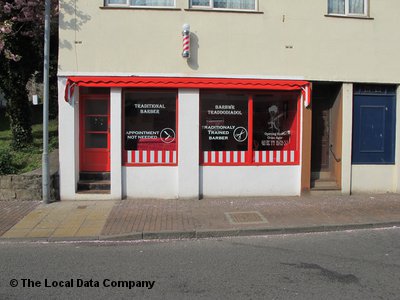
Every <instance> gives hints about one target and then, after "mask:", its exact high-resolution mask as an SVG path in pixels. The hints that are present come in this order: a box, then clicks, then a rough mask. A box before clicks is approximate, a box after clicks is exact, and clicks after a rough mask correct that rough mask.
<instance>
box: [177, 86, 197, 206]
mask: <svg viewBox="0 0 400 300" xmlns="http://www.w3.org/2000/svg"><path fill="white" fill-rule="evenodd" d="M178 99H179V100H178V101H179V102H178V107H179V109H178V110H179V116H178V122H179V123H178V124H179V125H178V174H179V176H178V191H179V192H178V194H179V198H181V199H198V198H199V147H200V141H199V114H200V112H199V107H200V104H199V90H197V89H193V90H191V89H180V90H179V95H178Z"/></svg>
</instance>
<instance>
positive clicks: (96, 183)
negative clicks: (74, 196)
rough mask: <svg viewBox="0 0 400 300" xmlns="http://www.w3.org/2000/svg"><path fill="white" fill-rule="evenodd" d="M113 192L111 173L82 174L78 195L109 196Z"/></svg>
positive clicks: (80, 175)
mask: <svg viewBox="0 0 400 300" xmlns="http://www.w3.org/2000/svg"><path fill="white" fill-rule="evenodd" d="M110 190H111V182H110V172H81V173H80V174H79V181H78V194H109V193H110Z"/></svg>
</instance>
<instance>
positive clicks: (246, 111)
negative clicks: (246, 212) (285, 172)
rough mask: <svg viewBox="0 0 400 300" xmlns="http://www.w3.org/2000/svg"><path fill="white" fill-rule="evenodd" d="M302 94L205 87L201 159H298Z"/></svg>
mask: <svg viewBox="0 0 400 300" xmlns="http://www.w3.org/2000/svg"><path fill="white" fill-rule="evenodd" d="M299 94H300V93H299V92H273V93H269V94H265V93H264V94H261V93H260V94H252V95H248V94H235V93H213V92H210V93H202V94H201V109H200V110H201V148H202V151H201V156H202V157H201V161H202V163H203V165H241V164H272V165H279V164H285V165H293V164H298V160H299V150H298V148H299V142H298V139H299V118H298V111H299V107H298V106H299V99H298V98H299V96H300V95H299Z"/></svg>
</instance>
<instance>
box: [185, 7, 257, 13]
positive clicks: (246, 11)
mask: <svg viewBox="0 0 400 300" xmlns="http://www.w3.org/2000/svg"><path fill="white" fill-rule="evenodd" d="M184 10H185V11H193V12H216V13H239V14H264V12H262V11H256V10H238V9H215V8H185V9H184Z"/></svg>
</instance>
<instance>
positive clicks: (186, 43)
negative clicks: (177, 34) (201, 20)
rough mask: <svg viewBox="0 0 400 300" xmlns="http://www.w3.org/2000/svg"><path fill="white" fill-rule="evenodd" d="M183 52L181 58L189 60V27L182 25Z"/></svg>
mask: <svg viewBox="0 0 400 300" xmlns="http://www.w3.org/2000/svg"><path fill="white" fill-rule="evenodd" d="M182 36H183V52H182V57H184V58H189V57H190V25H189V24H184V25H183V31H182Z"/></svg>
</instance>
